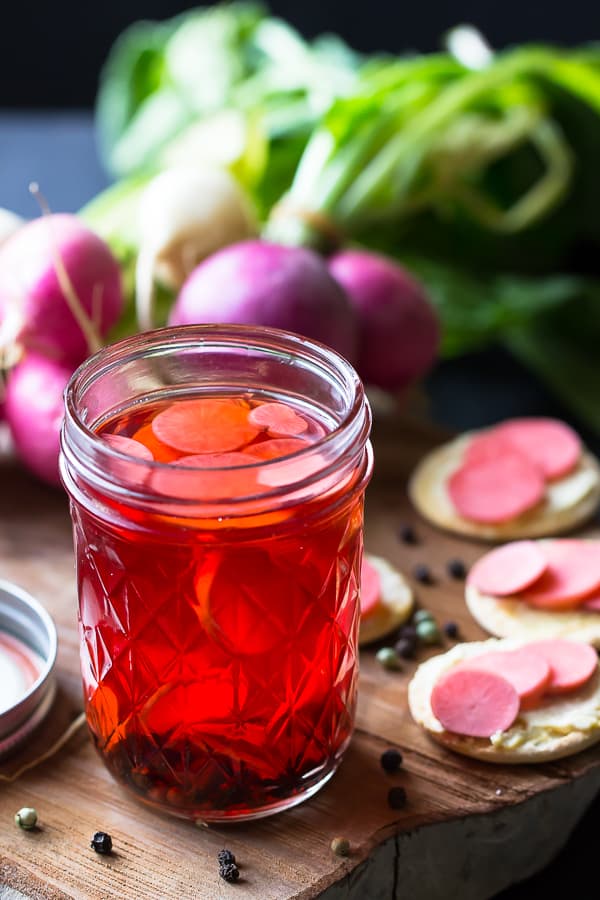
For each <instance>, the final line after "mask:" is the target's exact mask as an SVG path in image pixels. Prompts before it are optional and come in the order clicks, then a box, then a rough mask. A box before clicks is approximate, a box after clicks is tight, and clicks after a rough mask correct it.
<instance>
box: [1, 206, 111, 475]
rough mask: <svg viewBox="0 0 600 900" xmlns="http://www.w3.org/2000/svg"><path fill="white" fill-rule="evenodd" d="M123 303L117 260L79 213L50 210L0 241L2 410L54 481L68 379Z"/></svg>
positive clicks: (21, 445)
mask: <svg viewBox="0 0 600 900" xmlns="http://www.w3.org/2000/svg"><path fill="white" fill-rule="evenodd" d="M122 308H123V292H122V286H121V272H120V269H119V266H118V263H117V261H116V259H115V258H114V256H113V255H112V253H111V251H110V249H109V247H108V246H107V245H106V244H105V243H104V241H102V240H101V239H100V238H99V237H98V236H97V235H96V234H94V232H92V231H90V230H89V229H88V228H86V227H85V226H84V225H83V224H82V223H81V222H80V221H79V220H78V219H77V217H76V216H72V215H67V214H47V215H44V216H42V217H41V218H38V219H35V220H34V221H32V222H28V223H27V224H25V225H21V226H20V227H19V228H18V229H17V230H16V231H14V233H13V234H12V235H11V236H9V237H8V239H7V240H6V241H4V242H3V243H2V245H1V246H0V353H1V355H2V369H3V373H4V382H5V386H4V415H5V418H6V421H7V423H8V426H9V429H10V432H11V435H12V438H13V442H14V445H15V448H16V450H17V453H18V454H19V456H20V458H21V459H22V461H23V462H24V463H25V465H27V467H28V468H29V469H30V470H31V471H32V472H33V473H34V474H36V475H37V476H38V477H39V478H41V479H43V480H44V481H46V482H48V483H50V484H58V483H59V476H58V453H59V434H60V426H61V422H62V417H63V393H64V389H65V387H66V384H67V382H68V380H69V378H70V376H71V374H72V373H73V372H74V370H75V369H76V368H77V366H78V365H79V364H80V363H81V362H83V360H84V359H85V358H86V357H87V356H88V355H89V354H90V353H92V352H94V351H95V350H97V349H99V347H100V346H101V345H102V340H103V338H104V336H105V335H106V333H107V332H108V330H109V329H110V328H111V327H112V325H114V324H115V323H116V322H117V320H118V319H119V317H120V315H121V312H122Z"/></svg>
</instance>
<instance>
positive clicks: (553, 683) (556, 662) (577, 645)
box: [527, 639, 598, 694]
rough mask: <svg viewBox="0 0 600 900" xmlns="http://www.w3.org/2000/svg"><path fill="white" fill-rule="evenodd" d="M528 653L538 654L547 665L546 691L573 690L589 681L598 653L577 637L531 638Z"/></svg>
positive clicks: (550, 692) (595, 668) (560, 691)
mask: <svg viewBox="0 0 600 900" xmlns="http://www.w3.org/2000/svg"><path fill="white" fill-rule="evenodd" d="M527 650H528V652H529V653H531V654H534V653H537V654H539V655H540V656H541V657H542V658H543V659H545V660H546V662H547V663H548V665H549V666H550V676H551V677H550V683H549V684H548V687H547V689H546V690H547V693H549V694H564V693H567V692H568V691H575V690H577V688H580V687H582V686H583V685H584V684H585V683H586V681H589V680H590V678H591V677H592V675H593V674H594V672H595V671H596V670H597V668H598V656H597V654H596V651H595V650H594V648H593V647H590V645H589V644H583V643H581V642H579V641H563V640H559V639H557V640H548V641H532V642H531V643H530V644H528V645H527Z"/></svg>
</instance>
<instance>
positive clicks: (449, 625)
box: [442, 622, 459, 640]
mask: <svg viewBox="0 0 600 900" xmlns="http://www.w3.org/2000/svg"><path fill="white" fill-rule="evenodd" d="M442 628H443V629H444V634H445V635H446V637H449V638H452V639H453V640H454V639H455V638H457V637H458V634H459V629H458V625H457V624H456V622H444V624H443V626H442Z"/></svg>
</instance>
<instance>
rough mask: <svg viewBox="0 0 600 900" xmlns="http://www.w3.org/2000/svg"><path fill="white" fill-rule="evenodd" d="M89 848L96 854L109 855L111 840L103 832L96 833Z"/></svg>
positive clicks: (108, 835)
mask: <svg viewBox="0 0 600 900" xmlns="http://www.w3.org/2000/svg"><path fill="white" fill-rule="evenodd" d="M90 847H91V848H92V849H93V850H95V851H96V853H111V852H112V838H111V836H110V834H107V833H106V832H105V831H96V833H95V834H94V837H93V838H92V840H91V843H90Z"/></svg>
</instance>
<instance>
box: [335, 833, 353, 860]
mask: <svg viewBox="0 0 600 900" xmlns="http://www.w3.org/2000/svg"><path fill="white" fill-rule="evenodd" d="M331 849H332V851H333V853H335V855H336V856H348V854H349V853H350V841H349V840H348V838H345V837H334V839H333V840H332V842H331Z"/></svg>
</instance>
